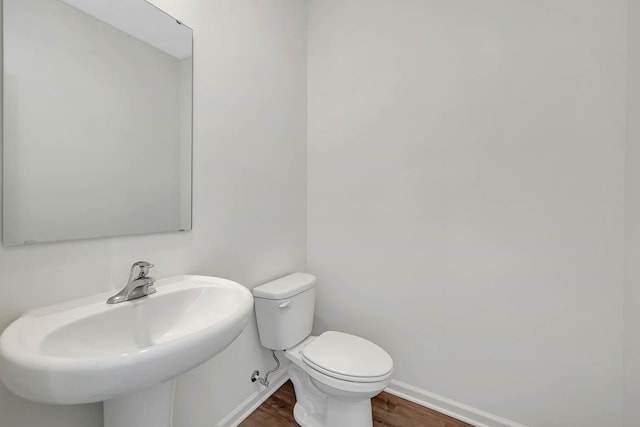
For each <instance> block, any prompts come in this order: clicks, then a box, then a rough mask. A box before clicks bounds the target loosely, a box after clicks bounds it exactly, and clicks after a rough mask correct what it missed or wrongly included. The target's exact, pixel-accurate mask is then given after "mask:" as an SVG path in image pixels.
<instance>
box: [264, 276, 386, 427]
mask: <svg viewBox="0 0 640 427" xmlns="http://www.w3.org/2000/svg"><path fill="white" fill-rule="evenodd" d="M253 294H254V297H255V307H256V317H257V320H258V332H259V335H260V341H261V343H262V345H263V346H264V347H266V348H269V349H271V350H284V354H285V356H286V357H287V359H289V361H290V362H291V363H289V368H288V369H289V377H290V378H291V381H292V382H293V386H294V389H295V393H296V405H295V407H294V411H293V413H294V418H295V420H296V421H297V422H298V423H299V424H300V425H301V426H302V427H371V426H372V425H373V422H372V415H371V398H372V397H374V396H375V395H377V394H378V393H380V392H381V391H382V390H383V389H384V388H385V387H386V386H387V385H388V384H389V382H390V381H391V374H392V372H393V360H392V359H391V356H389V354H387V352H386V351H384V350H383V349H382V348H380V347H379V346H377V345H376V344H374V343H372V342H370V341H368V340H366V339H364V338H361V337H358V336H355V335H350V334H346V333H343V332H336V331H328V332H324V333H323V334H321V335H319V336H311V335H310V334H311V327H312V323H313V313H314V310H313V309H314V304H315V277H314V276H312V275H310V274H305V273H294V274H291V275H289V276H286V277H283V278H281V279H278V280H275V281H273V282H269V283H267V284H265V285H262V286H258V287H257V288H255V289H254V290H253Z"/></svg>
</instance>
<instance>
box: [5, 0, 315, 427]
mask: <svg viewBox="0 0 640 427" xmlns="http://www.w3.org/2000/svg"><path fill="white" fill-rule="evenodd" d="M154 3H155V4H156V5H157V6H159V7H161V8H163V9H165V10H166V11H167V12H169V13H171V14H173V15H174V16H175V17H176V18H178V19H180V20H182V21H183V22H185V23H186V24H187V25H189V26H191V27H192V28H193V29H194V43H195V52H194V61H195V62H194V74H195V80H194V83H195V96H194V201H193V202H194V211H193V214H194V218H193V225H194V228H193V231H192V232H188V233H180V234H164V235H149V236H139V237H118V238H110V239H101V240H91V241H82V242H67V243H56V244H44V245H35V246H26V247H24V246H23V247H11V248H0V329H3V328H4V327H5V326H6V325H7V324H8V323H9V322H10V321H12V320H13V319H15V318H16V317H18V316H19V315H20V314H21V313H22V312H23V311H25V310H27V309H30V308H33V307H37V306H42V305H45V304H50V303H54V302H58V301H63V300H67V299H70V298H74V297H79V296H83V295H90V294H94V293H96V292H100V291H105V290H108V289H114V290H115V289H119V288H120V287H122V286H123V285H124V283H125V282H126V279H127V275H128V269H129V266H130V264H131V263H132V262H134V261H137V260H139V259H145V260H148V261H151V262H153V263H155V264H156V268H154V270H153V276H154V277H157V278H161V277H168V276H171V275H175V274H181V273H195V274H208V275H216V276H221V277H226V278H229V279H233V280H237V281H239V282H240V283H243V284H245V285H247V286H248V287H253V286H255V285H257V284H260V283H263V282H265V281H267V280H271V279H273V278H276V277H279V276H281V275H284V274H287V273H289V272H291V271H296V270H303V269H304V268H305V245H306V243H305V242H306V240H305V239H306V225H305V224H306V211H305V205H306V201H305V186H306V178H305V157H306V155H305V153H306V149H305V108H306V94H305V90H304V88H305V80H306V36H305V21H306V15H305V14H306V12H305V10H306V6H305V3H304V2H301V1H299V0H270V1H269V2H268V3H265V2H260V1H255V0H217V1H215V2H212V1H208V0H188V1H186V0H156V1H154ZM254 322H255V321H254V320H252V321H251V322H250V324H249V326H248V327H247V329H246V330H245V331H244V332H243V333H242V334H241V336H240V337H239V338H238V339H237V340H236V342H235V343H234V344H232V345H231V347H229V348H228V349H227V350H226V351H225V352H223V353H221V354H220V355H218V356H217V357H216V358H214V359H213V360H212V361H211V362H208V363H206V364H205V365H203V366H201V367H199V368H197V369H195V370H194V371H192V372H190V373H189V374H187V375H185V376H183V377H181V378H180V380H179V382H178V387H177V395H176V408H175V425H176V426H180V427H210V426H212V425H214V424H215V423H216V421H218V420H219V419H221V418H222V417H223V416H224V415H226V414H227V412H228V411H229V410H230V409H231V408H233V407H235V406H236V405H238V404H239V403H240V402H242V401H243V400H244V399H245V398H246V397H247V396H249V395H250V394H251V393H252V392H253V391H255V390H258V389H259V388H260V387H261V386H259V385H257V384H251V383H250V382H249V379H248V378H249V376H250V375H251V371H252V370H253V369H256V368H259V369H261V370H263V369H265V368H267V367H271V365H272V361H271V360H270V356H269V354H268V352H267V351H266V350H263V349H262V348H261V347H260V344H259V341H258V337H257V330H256V327H255V323H254ZM101 412H102V411H101V406H100V405H99V404H94V405H83V406H77V407H66V406H48V405H40V404H34V403H30V402H27V401H25V400H22V399H20V398H18V397H16V396H14V395H13V394H11V393H10V392H9V391H7V390H6V389H5V388H3V387H2V386H0V425H2V426H3V427H4V426H11V427H26V426H45V425H46V426H47V427H99V426H101V425H102V424H101V416H102V413H101Z"/></svg>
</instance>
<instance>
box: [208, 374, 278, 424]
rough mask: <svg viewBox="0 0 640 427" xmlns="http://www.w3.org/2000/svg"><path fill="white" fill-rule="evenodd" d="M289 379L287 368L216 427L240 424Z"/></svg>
mask: <svg viewBox="0 0 640 427" xmlns="http://www.w3.org/2000/svg"><path fill="white" fill-rule="evenodd" d="M288 379H289V375H288V373H287V369H283V370H281V371H280V372H278V373H276V374H275V375H274V376H273V377H272V378H271V380H270V381H269V382H270V384H269V387H266V388H261V389H260V390H258V391H256V392H254V393H253V394H251V396H249V397H247V398H246V399H245V401H244V402H242V403H241V404H240V405H238V406H237V407H236V408H235V409H234V410H233V411H231V412H230V413H229V414H228V415H227V416H226V417H224V418H223V419H221V420H220V421H219V422H218V423H217V424H216V425H215V426H214V427H237V425H238V424H240V423H241V422H242V421H244V420H245V419H246V418H247V417H248V416H249V415H251V413H252V412H253V411H255V410H256V409H258V407H259V406H260V405H262V403H263V402H264V401H265V400H267V399H268V398H269V397H270V396H271V395H272V394H273V393H275V392H276V390H278V389H279V388H280V386H281V385H282V384H284V383H285V382H287V380H288Z"/></svg>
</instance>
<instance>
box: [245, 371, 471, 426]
mask: <svg viewBox="0 0 640 427" xmlns="http://www.w3.org/2000/svg"><path fill="white" fill-rule="evenodd" d="M295 402H296V395H295V392H294V390H293V384H292V383H291V381H287V382H286V383H284V385H283V386H282V387H280V388H279V389H278V390H277V391H276V392H275V393H274V394H273V395H272V396H271V397H269V399H267V400H266V401H265V402H264V403H263V404H262V405H261V406H260V407H259V408H258V409H256V410H255V411H254V412H253V413H252V414H251V415H249V417H248V418H247V419H246V420H244V421H243V422H242V423H241V424H240V426H239V427H295V426H297V425H298V424H297V423H296V422H295V420H294V419H293V405H294V404H295ZM371 407H372V410H373V425H374V427H471V425H470V424H467V423H464V422H462V421H459V420H456V419H455V418H451V417H449V416H447V415H444V414H441V413H439V412H436V411H433V410H431V409H428V408H425V407H423V406H420V405H417V404H415V403H413V402H409V401H408V400H405V399H401V398H399V397H397V396H393V395H391V394H389V393H385V392H382V393H380V394H379V395H378V396H376V397H374V398H373V399H372V401H371Z"/></svg>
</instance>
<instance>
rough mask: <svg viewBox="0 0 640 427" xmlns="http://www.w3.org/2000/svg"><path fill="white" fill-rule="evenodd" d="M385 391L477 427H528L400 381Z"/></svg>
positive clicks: (393, 382)
mask: <svg viewBox="0 0 640 427" xmlns="http://www.w3.org/2000/svg"><path fill="white" fill-rule="evenodd" d="M385 391H386V392H387V393H389V394H393V395H394V396H398V397H401V398H403V399H406V400H408V401H410V402H413V403H416V404H418V405H421V406H424V407H426V408H429V409H433V410H434V411H438V412H440V413H442V414H445V415H448V416H450V417H452V418H455V419H457V420H460V421H464V422H466V423H469V424H471V425H474V426H476V427H526V426H524V425H522V424H519V423H516V422H515V421H511V420H507V419H506V418H502V417H498V416H496V415H492V414H489V413H488V412H484V411H481V410H479V409H476V408H472V407H471V406H468V405H465V404H463V403H459V402H456V401H454V400H451V399H447V398H446V397H442V396H438V395H437V394H435V393H431V392H428V391H426V390H422V389H419V388H417V387H414V386H412V385H409V384H406V383H403V382H400V381H396V380H392V381H391V384H389V387H387V388H386V389H385Z"/></svg>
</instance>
